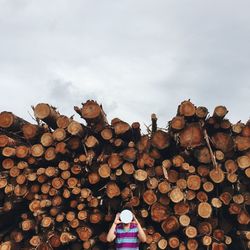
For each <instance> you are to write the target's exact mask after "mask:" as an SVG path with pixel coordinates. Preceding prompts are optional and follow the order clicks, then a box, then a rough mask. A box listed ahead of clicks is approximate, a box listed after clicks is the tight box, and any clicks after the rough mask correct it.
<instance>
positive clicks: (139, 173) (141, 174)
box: [133, 169, 148, 181]
mask: <svg viewBox="0 0 250 250" xmlns="http://www.w3.org/2000/svg"><path fill="white" fill-rule="evenodd" d="M133 176H134V178H135V179H136V180H137V181H145V180H147V178H148V173H147V172H146V171H145V170H142V169H138V170H136V171H135V173H134V175H133Z"/></svg>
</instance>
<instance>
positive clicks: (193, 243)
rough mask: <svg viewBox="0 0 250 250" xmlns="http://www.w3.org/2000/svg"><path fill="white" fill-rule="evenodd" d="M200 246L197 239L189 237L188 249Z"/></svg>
mask: <svg viewBox="0 0 250 250" xmlns="http://www.w3.org/2000/svg"><path fill="white" fill-rule="evenodd" d="M198 246H199V244H198V242H197V240H196V239H189V240H188V241H187V249H188V250H196V249H198Z"/></svg>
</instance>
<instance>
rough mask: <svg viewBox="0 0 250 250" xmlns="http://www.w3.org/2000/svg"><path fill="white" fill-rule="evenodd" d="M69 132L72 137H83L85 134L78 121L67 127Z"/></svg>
mask: <svg viewBox="0 0 250 250" xmlns="http://www.w3.org/2000/svg"><path fill="white" fill-rule="evenodd" d="M67 131H68V132H69V133H70V134H71V135H79V136H82V135H83V134H84V129H83V126H82V124H81V123H79V122H77V121H72V122H71V123H70V124H69V126H68V127H67Z"/></svg>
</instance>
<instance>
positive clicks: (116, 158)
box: [108, 153, 123, 169]
mask: <svg viewBox="0 0 250 250" xmlns="http://www.w3.org/2000/svg"><path fill="white" fill-rule="evenodd" d="M122 163H123V159H122V157H121V156H120V155H119V154H117V153H112V154H111V155H110V157H109V159H108V164H109V167H110V168H111V169H116V168H118V167H119V166H120V165H121V164H122Z"/></svg>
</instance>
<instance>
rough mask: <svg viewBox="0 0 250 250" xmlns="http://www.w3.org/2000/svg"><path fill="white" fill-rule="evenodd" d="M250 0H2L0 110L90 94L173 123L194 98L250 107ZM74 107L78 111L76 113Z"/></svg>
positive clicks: (248, 113)
mask: <svg viewBox="0 0 250 250" xmlns="http://www.w3.org/2000/svg"><path fill="white" fill-rule="evenodd" d="M249 10H250V1H249V0H245V1H242V0H237V1H235V0H216V1H215V0H207V1H205V0H204V1H200V0H196V1H195V0H172V1H170V0H152V1H149V0H129V1H128V0H99V1H98V0H89V1H85V0H41V1H40V0H34V1H32V0H0V93H1V100H0V105H1V107H0V111H3V110H7V111H12V112H13V113H15V114H16V115H18V116H20V117H22V118H24V119H26V120H29V121H32V119H31V117H30V115H29V113H31V114H33V113H32V109H31V105H36V104H38V103H39V102H46V103H49V104H51V105H53V106H56V107H58V110H59V112H60V113H61V114H66V115H72V114H74V113H75V112H74V110H73V107H74V106H80V105H81V103H82V102H85V101H86V100H88V99H94V100H97V101H98V102H99V103H102V105H103V107H104V111H105V112H106V113H107V117H108V120H109V121H110V120H111V119H112V118H114V117H119V118H120V119H123V120H125V121H127V122H129V123H132V122H133V121H139V122H140V123H141V125H142V127H143V126H144V125H143V124H147V125H149V124H150V116H151V113H156V115H157V117H158V125H159V126H161V127H165V126H166V124H167V122H168V121H169V120H171V119H172V117H173V116H175V114H176V110H177V107H178V105H179V104H180V103H181V102H182V101H184V100H187V99H191V101H192V102H193V103H194V104H195V105H196V106H206V107H207V108H208V110H209V111H210V113H211V114H212V113H213V110H214V108H215V107H216V106H218V105H225V106H226V107H227V108H228V110H229V113H228V115H227V118H228V119H230V121H231V122H232V123H235V122H237V121H239V120H241V121H243V122H246V121H247V120H248V119H249V117H250V14H249ZM75 117H79V116H78V114H75Z"/></svg>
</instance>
